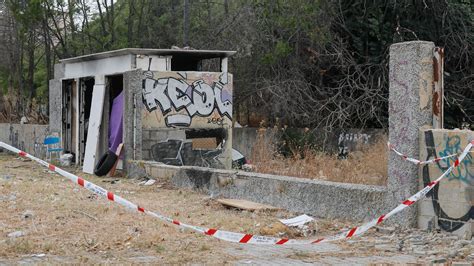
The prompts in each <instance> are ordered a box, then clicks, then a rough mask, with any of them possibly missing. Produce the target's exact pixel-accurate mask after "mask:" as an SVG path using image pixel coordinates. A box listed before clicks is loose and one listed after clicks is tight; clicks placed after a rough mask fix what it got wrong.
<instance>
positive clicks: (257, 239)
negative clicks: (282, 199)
mask: <svg viewBox="0 0 474 266" xmlns="http://www.w3.org/2000/svg"><path fill="white" fill-rule="evenodd" d="M473 145H474V140H473V141H471V142H470V143H469V144H468V145H467V146H466V148H465V149H464V151H463V152H462V153H461V155H460V156H459V158H458V159H457V160H456V161H455V162H454V164H453V165H451V166H450V167H449V168H448V170H446V172H444V173H443V174H442V175H441V176H440V177H438V179H436V180H435V181H433V182H431V183H429V184H428V186H426V187H425V188H423V189H422V190H420V191H418V192H417V193H416V194H415V195H413V196H411V197H410V198H408V199H407V200H405V201H404V202H402V203H401V204H400V205H398V206H397V207H396V208H394V209H393V210H392V211H390V212H389V213H387V214H384V215H381V216H380V217H378V218H375V219H373V220H372V221H370V222H368V223H365V224H363V225H361V226H358V227H354V228H352V229H350V230H348V231H345V232H342V233H339V234H337V235H333V236H329V237H325V238H319V239H316V240H300V239H287V238H275V237H268V236H259V235H252V234H242V233H235V232H230V231H224V230H220V229H213V228H203V227H199V226H194V225H189V224H185V223H181V222H179V221H177V220H173V219H172V218H169V217H166V216H164V215H161V214H159V213H157V212H152V211H149V210H145V209H144V208H143V207H140V206H138V205H136V204H134V203H132V202H130V201H128V200H126V199H124V198H122V197H120V196H118V195H115V194H114V193H112V192H110V191H107V190H106V189H104V188H102V187H100V186H97V185H95V184H93V183H91V182H89V181H87V180H84V179H83V178H80V177H79V176H76V175H73V174H71V173H69V172H66V171H64V170H62V169H61V168H59V167H56V166H54V165H52V164H49V163H47V162H45V161H43V160H41V159H38V158H36V157H34V156H32V155H30V154H28V153H26V152H24V151H21V150H18V149H17V148H15V147H12V146H10V145H8V144H6V143H3V142H1V141H0V147H3V148H5V149H7V150H10V151H12V152H14V153H16V154H18V155H20V156H21V157H25V158H29V159H31V160H33V161H36V162H38V163H39V164H41V165H43V166H45V167H47V168H48V169H49V170H51V171H54V172H56V173H58V174H60V175H62V176H64V177H66V178H68V179H69V180H71V181H72V182H73V183H76V184H78V185H80V186H82V187H84V188H86V189H87V190H89V191H91V192H93V193H95V194H97V195H99V196H102V197H104V198H107V199H109V200H111V201H114V202H116V203H118V204H120V205H122V206H125V207H127V208H129V209H131V210H134V211H138V212H143V213H145V214H148V215H150V216H153V217H155V218H158V219H160V220H162V221H165V222H168V223H172V224H175V225H177V226H180V227H183V228H187V229H190V230H193V231H196V232H199V233H202V234H206V235H209V236H213V237H215V238H218V239H221V240H224V241H228V242H236V243H248V244H267V245H283V244H285V245H289V244H318V243H324V242H331V241H336V240H342V239H348V238H351V237H354V236H358V235H362V234H363V233H365V232H366V231H367V230H369V229H370V228H372V227H374V226H375V225H378V224H380V223H382V222H383V221H385V220H387V219H388V218H389V217H391V216H393V215H395V214H396V213H398V212H400V211H402V210H403V209H405V208H406V207H408V206H411V205H413V204H414V203H415V202H417V201H418V200H419V199H421V198H423V197H424V196H425V195H426V194H427V193H428V192H429V191H430V190H431V189H432V188H433V187H434V186H436V184H438V183H439V182H440V181H441V180H442V179H443V178H444V177H446V176H447V175H448V174H449V173H450V172H451V171H452V170H453V169H454V168H455V167H458V166H459V163H460V162H461V161H462V160H463V159H464V157H466V155H467V153H468V152H469V150H470V149H471V148H472V146H473Z"/></svg>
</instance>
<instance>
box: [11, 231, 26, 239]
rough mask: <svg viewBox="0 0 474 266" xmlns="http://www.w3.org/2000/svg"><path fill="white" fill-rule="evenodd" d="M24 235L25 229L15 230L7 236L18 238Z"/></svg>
mask: <svg viewBox="0 0 474 266" xmlns="http://www.w3.org/2000/svg"><path fill="white" fill-rule="evenodd" d="M24 235H25V233H24V232H23V231H15V232H11V233H9V234H8V235H7V236H8V237H10V238H17V237H22V236H24Z"/></svg>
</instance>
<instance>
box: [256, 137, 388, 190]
mask: <svg viewBox="0 0 474 266" xmlns="http://www.w3.org/2000/svg"><path fill="white" fill-rule="evenodd" d="M273 136H274V135H273V134H265V129H259V133H258V138H257V142H256V143H255V145H254V147H253V154H252V156H251V160H252V164H253V165H254V167H255V171H256V172H259V173H266V174H276V175H285V176H295V177H303V178H309V179H320V180H328V181H334V182H343V183H356V184H366V185H385V184H386V182H387V154H388V152H387V148H386V143H387V142H386V141H387V140H386V139H385V138H380V139H378V141H377V142H376V143H375V144H374V145H371V147H370V148H363V149H361V150H360V151H358V152H352V153H350V154H349V156H348V158H347V159H344V160H339V159H337V158H336V155H329V154H325V153H322V152H316V151H314V150H312V149H310V148H303V149H302V151H300V152H297V151H293V152H292V154H293V155H292V156H290V157H284V156H282V155H281V154H279V153H278V152H277V147H276V145H275V143H276V141H275V137H273Z"/></svg>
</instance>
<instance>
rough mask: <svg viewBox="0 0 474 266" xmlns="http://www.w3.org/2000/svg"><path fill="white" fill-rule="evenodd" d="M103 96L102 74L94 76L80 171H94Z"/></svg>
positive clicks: (90, 172) (91, 172) (89, 172)
mask: <svg viewBox="0 0 474 266" xmlns="http://www.w3.org/2000/svg"><path fill="white" fill-rule="evenodd" d="M104 98H105V84H104V76H102V77H96V78H95V85H94V89H93V91H92V105H91V115H90V117H89V128H88V130H87V143H86V151H85V156H84V166H83V168H82V171H83V172H85V173H88V174H93V173H94V167H95V164H96V161H97V160H98V157H99V156H100V155H99V154H97V148H98V147H99V134H100V124H101V121H102V112H103V106H104Z"/></svg>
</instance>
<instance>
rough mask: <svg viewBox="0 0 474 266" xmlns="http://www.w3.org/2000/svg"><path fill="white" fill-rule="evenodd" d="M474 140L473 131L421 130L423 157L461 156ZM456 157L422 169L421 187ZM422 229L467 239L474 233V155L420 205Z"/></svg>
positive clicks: (470, 155)
mask: <svg viewBox="0 0 474 266" xmlns="http://www.w3.org/2000/svg"><path fill="white" fill-rule="evenodd" d="M473 139H474V132H473V131H470V130H446V129H433V130H431V129H430V130H420V156H421V157H420V158H421V159H423V160H427V159H436V158H440V157H444V156H448V155H452V154H457V153H460V152H461V151H462V150H463V149H464V147H466V145H467V144H468V143H469V142H470V141H471V140H473ZM455 160H456V157H451V158H448V159H446V160H441V161H439V162H436V163H434V164H430V165H424V166H423V167H421V168H420V176H421V178H420V186H425V185H427V184H428V183H429V182H431V181H433V180H435V179H436V178H437V177H438V176H440V175H441V174H442V173H443V172H444V171H446V169H448V167H449V165H452V164H453V163H454V161H455ZM418 210H419V213H418V226H419V227H420V228H422V229H431V230H433V229H441V230H443V231H446V232H453V233H455V234H457V235H460V236H463V237H465V238H466V239H470V238H471V237H472V234H473V231H474V221H473V219H474V163H473V153H469V154H468V155H467V156H466V158H464V160H463V161H462V162H461V163H460V164H459V166H458V167H456V168H455V169H454V170H453V171H452V172H451V174H449V175H448V176H447V177H446V178H445V179H444V180H443V181H442V182H440V183H439V185H437V186H436V187H434V188H433V190H432V191H431V192H430V193H428V194H427V196H426V198H425V199H423V200H421V201H420V203H419V205H418Z"/></svg>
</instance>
